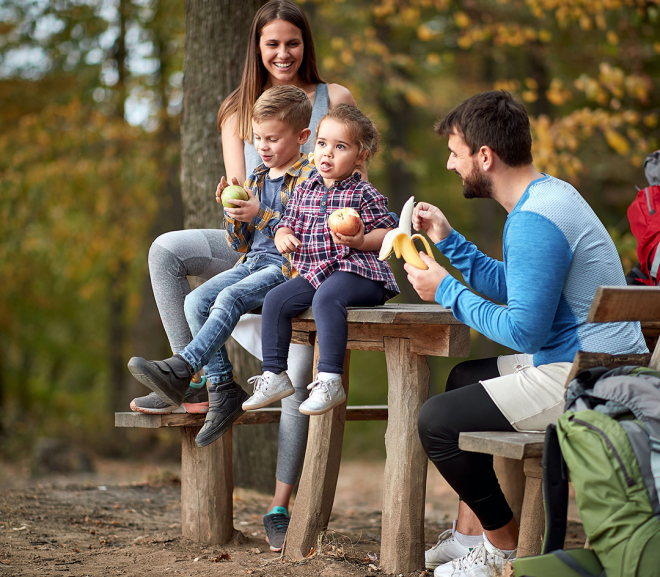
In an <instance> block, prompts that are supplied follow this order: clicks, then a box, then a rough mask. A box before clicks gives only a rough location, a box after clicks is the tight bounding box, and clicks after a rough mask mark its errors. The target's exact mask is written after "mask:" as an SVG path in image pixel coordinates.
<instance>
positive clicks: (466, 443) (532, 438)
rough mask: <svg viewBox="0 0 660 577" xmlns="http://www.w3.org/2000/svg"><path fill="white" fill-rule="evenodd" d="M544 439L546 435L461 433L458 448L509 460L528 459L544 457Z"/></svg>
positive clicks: (488, 432)
mask: <svg viewBox="0 0 660 577" xmlns="http://www.w3.org/2000/svg"><path fill="white" fill-rule="evenodd" d="M544 438H545V433H507V432H501V431H486V432H483V433H461V434H460V435H459V437H458V446H459V448H460V449H462V450H464V451H471V452H473V453H486V454H488V455H495V456H497V457H506V458H508V459H528V458H532V457H540V456H541V455H543V440H544Z"/></svg>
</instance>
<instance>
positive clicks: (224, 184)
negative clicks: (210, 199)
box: [215, 176, 240, 204]
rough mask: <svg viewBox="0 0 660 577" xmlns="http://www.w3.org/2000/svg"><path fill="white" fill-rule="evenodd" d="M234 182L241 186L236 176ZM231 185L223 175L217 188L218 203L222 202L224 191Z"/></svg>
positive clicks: (216, 199)
mask: <svg viewBox="0 0 660 577" xmlns="http://www.w3.org/2000/svg"><path fill="white" fill-rule="evenodd" d="M232 184H235V185H236V186H240V184H238V179H237V178H236V177H234V178H232ZM228 186H229V183H228V182H227V179H226V178H225V177H224V176H223V177H222V178H221V179H220V183H219V184H218V187H217V188H216V189H215V201H216V202H217V203H218V204H222V191H223V190H224V189H225V188H227V187H228Z"/></svg>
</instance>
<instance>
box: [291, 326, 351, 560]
mask: <svg viewBox="0 0 660 577" xmlns="http://www.w3.org/2000/svg"><path fill="white" fill-rule="evenodd" d="M317 361H318V339H317V340H316V343H315V345H314V376H316V372H317V371H316V365H317ZM349 364H350V351H346V357H345V358H344V376H343V379H342V384H343V385H344V390H345V391H346V394H348V372H349ZM345 421H346V403H345V402H344V403H342V404H341V405H340V406H339V407H335V408H334V409H333V410H332V411H329V412H327V413H325V414H323V415H318V416H313V417H310V418H309V434H308V436H307V449H306V452H305V462H304V464H303V470H302V476H301V479H300V486H299V488H298V493H297V495H296V502H295V504H294V506H293V510H292V512H291V521H290V523H289V529H288V531H287V534H286V540H285V542H284V554H285V555H287V556H289V557H290V558H291V559H293V560H294V561H300V560H301V559H303V558H304V557H305V556H306V555H308V554H309V552H310V551H311V549H312V547H315V546H316V540H317V539H318V536H319V533H321V531H323V529H325V528H326V527H327V526H328V521H329V520H330V513H331V512H332V503H333V502H334V500H335V491H336V489H337V477H338V476H339V464H340V461H341V448H342V442H343V440H344V423H345Z"/></svg>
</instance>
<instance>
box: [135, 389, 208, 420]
mask: <svg viewBox="0 0 660 577" xmlns="http://www.w3.org/2000/svg"><path fill="white" fill-rule="evenodd" d="M208 410H209V394H208V391H207V390H206V387H203V388H201V389H195V388H193V387H188V391H187V392H186V396H185V398H184V399H183V404H182V405H180V406H178V407H177V406H176V405H170V404H169V403H166V402H165V401H161V399H160V397H159V396H158V395H157V394H156V393H149V394H148V395H145V396H144V397H137V398H135V399H133V400H132V401H131V411H135V412H137V413H145V414H147V415H169V414H171V413H174V414H181V413H191V414H192V413H206V412H208Z"/></svg>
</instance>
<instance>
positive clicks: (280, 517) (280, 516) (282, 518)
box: [267, 513, 289, 530]
mask: <svg viewBox="0 0 660 577" xmlns="http://www.w3.org/2000/svg"><path fill="white" fill-rule="evenodd" d="M267 518H268V520H269V521H270V523H271V524H272V525H273V526H274V527H275V528H276V529H285V530H286V529H287V528H288V527H289V516H288V515H285V514H284V513H272V514H270V515H267Z"/></svg>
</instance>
